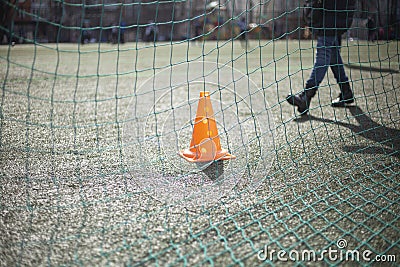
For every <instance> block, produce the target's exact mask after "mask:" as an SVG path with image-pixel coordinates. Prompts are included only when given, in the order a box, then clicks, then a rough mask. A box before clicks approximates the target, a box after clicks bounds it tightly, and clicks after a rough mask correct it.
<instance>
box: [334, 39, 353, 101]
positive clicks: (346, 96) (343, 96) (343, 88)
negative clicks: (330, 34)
mask: <svg viewBox="0 0 400 267" xmlns="http://www.w3.org/2000/svg"><path fill="white" fill-rule="evenodd" d="M340 47H341V39H340V37H338V39H337V41H336V45H335V46H333V47H332V55H331V62H330V65H331V70H332V72H333V76H334V77H335V79H336V81H337V83H338V85H339V88H340V95H339V96H338V98H337V99H335V100H333V101H332V106H334V107H342V106H344V105H345V104H346V103H348V104H349V103H353V102H354V98H353V91H352V90H351V86H350V83H349V78H348V77H347V75H346V72H345V70H344V67H343V60H342V57H341V55H340Z"/></svg>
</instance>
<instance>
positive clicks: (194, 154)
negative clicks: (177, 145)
mask: <svg viewBox="0 0 400 267" xmlns="http://www.w3.org/2000/svg"><path fill="white" fill-rule="evenodd" d="M179 155H180V156H181V157H182V158H184V159H186V160H187V161H189V162H210V161H216V160H228V159H234V158H236V157H235V156H234V155H231V154H229V153H228V151H227V150H226V149H222V148H221V142H220V139H219V135H218V130H217V123H216V121H215V118H214V111H213V108H212V105H211V100H210V92H204V91H203V92H200V99H199V104H198V107H197V112H196V118H195V121H194V128H193V134H192V141H191V142H190V148H189V149H185V150H182V151H179Z"/></svg>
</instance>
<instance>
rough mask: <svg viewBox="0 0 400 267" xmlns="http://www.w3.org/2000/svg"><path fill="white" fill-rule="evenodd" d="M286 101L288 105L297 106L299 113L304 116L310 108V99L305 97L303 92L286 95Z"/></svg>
mask: <svg viewBox="0 0 400 267" xmlns="http://www.w3.org/2000/svg"><path fill="white" fill-rule="evenodd" d="M286 100H287V102H288V103H289V104H290V105H293V106H297V111H298V112H299V113H301V114H306V113H307V112H308V109H309V107H310V101H311V97H307V96H306V94H305V93H304V92H303V93H300V94H297V95H288V96H287V97H286Z"/></svg>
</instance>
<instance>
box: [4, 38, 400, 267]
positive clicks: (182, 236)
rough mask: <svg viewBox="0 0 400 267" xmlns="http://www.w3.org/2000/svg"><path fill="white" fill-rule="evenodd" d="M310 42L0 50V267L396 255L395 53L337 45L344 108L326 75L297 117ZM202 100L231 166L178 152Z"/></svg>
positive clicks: (389, 48)
mask: <svg viewBox="0 0 400 267" xmlns="http://www.w3.org/2000/svg"><path fill="white" fill-rule="evenodd" d="M140 45H141V44H140ZM260 45H261V46H260ZM312 45H313V43H312V42H311V41H301V42H299V41H297V40H292V41H276V42H269V41H266V40H263V41H262V42H260V43H259V42H250V43H249V49H248V50H247V51H245V50H243V49H242V47H241V45H240V43H238V42H237V43H232V42H226V43H225V42H219V43H216V42H212V41H209V42H206V43H205V44H204V45H199V44H187V43H183V44H174V45H172V46H171V45H170V44H168V43H157V46H156V47H153V46H145V44H143V45H142V46H140V47H138V48H136V44H130V43H127V44H124V45H122V46H112V45H109V44H101V45H98V44H90V45H85V46H77V45H74V44H59V45H57V46H56V45H51V44H46V45H43V46H32V45H16V46H15V47H7V46H2V47H0V61H1V63H2V65H3V66H5V67H3V68H1V69H0V77H1V86H2V87H1V88H2V95H1V127H0V259H1V260H0V266H12V265H22V266H40V265H54V266H59V265H62V266H65V265H84V266H99V265H118V266H120V265H167V264H168V265H178V266H182V265H189V266H195V265H203V264H204V265H215V266H226V265H230V264H232V265H235V264H239V265H245V266H256V265H262V264H269V263H270V262H269V261H268V260H267V261H263V260H261V259H259V257H258V256H259V255H260V254H259V252H260V251H261V250H263V249H265V248H266V247H268V250H269V251H272V250H281V249H284V250H286V251H287V252H288V253H289V251H299V252H300V253H301V251H306V250H313V251H316V252H317V254H318V255H320V253H321V251H322V250H324V249H326V250H327V249H329V248H332V249H337V248H338V245H339V243H338V241H339V240H341V241H343V240H345V241H346V247H345V248H343V249H342V250H340V251H342V252H343V251H344V252H346V250H358V251H360V252H363V251H365V250H370V251H372V255H373V256H371V258H372V257H375V255H378V254H385V255H396V256H397V261H398V260H399V257H400V254H399V251H400V243H399V240H400V221H399V214H400V206H399V204H400V194H399V185H400V181H399V177H400V175H399V174H400V140H399V137H400V106H399V103H400V92H399V85H400V74H399V69H398V66H399V62H398V60H399V57H398V51H399V49H398V47H399V44H398V43H396V42H391V43H383V42H382V43H379V45H377V43H375V44H372V45H371V44H368V43H364V42H349V43H348V44H347V45H345V46H344V47H343V49H342V54H343V57H344V60H345V62H346V64H347V63H348V66H347V67H346V71H347V73H348V75H349V77H350V79H351V81H352V86H353V88H354V92H355V97H356V101H355V104H354V105H352V106H351V107H347V108H336V109H334V108H331V107H330V101H331V99H332V98H335V97H336V96H337V94H338V91H339V89H338V86H337V84H336V82H335V80H334V78H333V75H332V74H331V73H329V74H328V77H326V78H325V80H324V83H323V84H322V85H321V88H320V90H319V92H318V94H317V95H316V97H315V98H314V99H313V102H312V104H311V110H310V113H309V116H300V115H298V114H297V113H296V111H295V110H294V109H293V107H292V106H290V105H288V104H287V103H286V101H285V98H286V95H287V94H289V93H290V92H293V93H295V92H299V91H300V90H302V85H303V84H304V80H305V79H306V78H307V77H308V74H309V72H310V71H311V68H312V63H313V49H312ZM314 45H315V44H314ZM54 74H55V75H54ZM203 90H207V91H210V93H211V101H212V105H213V109H214V114H215V119H216V121H217V126H218V131H219V136H220V140H221V145H222V148H225V149H228V150H229V152H230V153H232V154H234V155H235V156H236V157H237V158H236V159H235V160H229V161H224V162H217V163H212V164H194V163H188V162H186V161H185V160H183V159H182V158H180V157H179V156H178V151H180V150H182V149H185V148H189V145H190V140H191V134H192V130H193V120H194V117H195V114H196V109H197V103H198V98H199V92H200V91H203ZM323 261H325V262H326V263H332V262H330V260H329V258H327V257H325V258H324V259H323ZM338 262H340V260H337V261H335V263H338ZM361 262H362V263H366V262H365V261H361ZM273 263H274V264H275V265H284V264H285V262H280V261H279V260H278V259H277V258H276V254H275V257H274V259H273ZM311 263H312V262H307V261H304V262H301V264H304V265H308V264H311Z"/></svg>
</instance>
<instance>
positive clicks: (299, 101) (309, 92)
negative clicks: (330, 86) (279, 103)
mask: <svg viewBox="0 0 400 267" xmlns="http://www.w3.org/2000/svg"><path fill="white" fill-rule="evenodd" d="M334 44H335V37H334V36H319V37H318V39H317V54H316V59H315V63H314V67H313V70H312V72H311V75H310V77H309V79H308V80H307V82H306V85H305V89H304V91H303V92H302V93H300V94H297V95H289V96H288V97H287V98H286V100H287V101H288V102H289V104H291V105H294V106H297V107H298V109H297V110H298V112H300V113H306V112H307V111H308V109H309V106H310V101H311V98H312V97H314V96H315V94H316V92H317V90H318V86H319V85H320V83H321V82H322V80H323V79H324V77H325V74H326V72H327V70H328V67H329V65H330V62H331V54H332V52H331V51H332V47H333V46H334Z"/></svg>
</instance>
